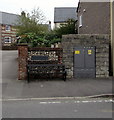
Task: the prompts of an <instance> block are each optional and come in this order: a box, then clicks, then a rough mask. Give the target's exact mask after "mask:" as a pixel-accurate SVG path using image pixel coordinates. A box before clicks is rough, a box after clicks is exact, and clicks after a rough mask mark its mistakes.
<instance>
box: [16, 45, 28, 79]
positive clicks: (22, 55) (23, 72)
mask: <svg viewBox="0 0 114 120" xmlns="http://www.w3.org/2000/svg"><path fill="white" fill-rule="evenodd" d="M27 57H28V45H27V44H19V45H18V80H25V79H27V67H26V65H27Z"/></svg>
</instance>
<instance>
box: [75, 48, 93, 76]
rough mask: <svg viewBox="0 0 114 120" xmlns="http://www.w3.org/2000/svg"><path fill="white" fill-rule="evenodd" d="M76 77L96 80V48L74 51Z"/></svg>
mask: <svg viewBox="0 0 114 120" xmlns="http://www.w3.org/2000/svg"><path fill="white" fill-rule="evenodd" d="M74 77H75V78H95V47H76V48H75V49H74Z"/></svg>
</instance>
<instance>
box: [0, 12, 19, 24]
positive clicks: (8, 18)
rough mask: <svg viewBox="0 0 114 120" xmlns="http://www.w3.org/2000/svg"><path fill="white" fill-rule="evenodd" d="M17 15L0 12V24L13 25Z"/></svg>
mask: <svg viewBox="0 0 114 120" xmlns="http://www.w3.org/2000/svg"><path fill="white" fill-rule="evenodd" d="M18 17H19V15H17V14H12V13H6V12H1V11H0V24H7V25H14V24H16V22H17V20H18Z"/></svg>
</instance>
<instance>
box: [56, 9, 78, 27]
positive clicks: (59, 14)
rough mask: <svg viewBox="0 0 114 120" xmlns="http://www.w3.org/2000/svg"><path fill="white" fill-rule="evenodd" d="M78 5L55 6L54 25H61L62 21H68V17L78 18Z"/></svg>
mask: <svg viewBox="0 0 114 120" xmlns="http://www.w3.org/2000/svg"><path fill="white" fill-rule="evenodd" d="M76 9H77V8H76V7H55V9H54V25H55V28H57V27H59V26H60V24H61V23H66V21H67V20H68V19H74V20H77V16H76Z"/></svg>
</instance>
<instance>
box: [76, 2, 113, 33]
mask: <svg viewBox="0 0 114 120" xmlns="http://www.w3.org/2000/svg"><path fill="white" fill-rule="evenodd" d="M81 1H82V0H80V1H79V4H78V8H77V16H78V34H110V32H111V31H110V2H81Z"/></svg>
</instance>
